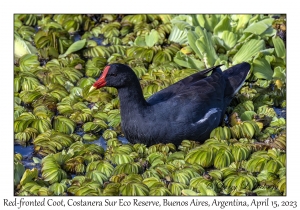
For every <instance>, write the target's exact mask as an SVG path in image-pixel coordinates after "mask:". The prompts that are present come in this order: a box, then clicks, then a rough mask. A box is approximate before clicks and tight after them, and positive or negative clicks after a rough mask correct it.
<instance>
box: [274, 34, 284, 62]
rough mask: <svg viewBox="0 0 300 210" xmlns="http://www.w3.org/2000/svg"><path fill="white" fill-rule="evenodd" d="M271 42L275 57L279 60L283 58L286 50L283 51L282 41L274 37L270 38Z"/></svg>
mask: <svg viewBox="0 0 300 210" xmlns="http://www.w3.org/2000/svg"><path fill="white" fill-rule="evenodd" d="M272 41H273V44H274V47H275V52H276V55H277V56H278V57H280V58H285V56H286V50H285V46H284V42H283V40H282V39H281V38H280V37H278V36H274V37H272Z"/></svg>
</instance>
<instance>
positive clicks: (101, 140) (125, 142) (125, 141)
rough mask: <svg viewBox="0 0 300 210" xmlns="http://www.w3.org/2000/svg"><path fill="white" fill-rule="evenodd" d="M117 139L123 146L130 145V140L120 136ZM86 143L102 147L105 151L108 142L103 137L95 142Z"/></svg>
mask: <svg viewBox="0 0 300 210" xmlns="http://www.w3.org/2000/svg"><path fill="white" fill-rule="evenodd" d="M117 138H118V139H119V141H121V142H122V144H128V143H129V142H128V140H127V139H126V138H125V137H123V136H118V137H117ZM86 143H87V144H96V145H99V146H101V147H102V148H103V149H104V150H106V149H107V144H106V141H105V139H104V138H103V137H102V136H101V137H100V138H99V139H97V140H95V141H92V142H86Z"/></svg>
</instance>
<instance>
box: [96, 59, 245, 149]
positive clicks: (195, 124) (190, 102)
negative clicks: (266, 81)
mask: <svg viewBox="0 0 300 210" xmlns="http://www.w3.org/2000/svg"><path fill="white" fill-rule="evenodd" d="M249 70H250V64H248V63H246V62H244V63H241V64H238V65H235V66H232V67H230V68H229V69H227V70H225V71H223V72H222V70H221V69H220V66H215V67H212V68H209V69H206V70H203V71H200V72H198V73H195V74H192V75H190V76H188V77H186V78H184V79H182V80H180V81H178V82H176V83H174V84H173V85H170V86H169V87H167V88H165V89H163V90H161V91H159V92H157V93H155V94H153V95H152V96H151V97H149V98H148V99H147V100H145V98H144V96H143V93H142V89H141V86H140V83H139V79H138V78H137V76H136V74H135V73H134V72H133V70H132V69H131V68H130V67H128V66H126V65H124V64H116V63H115V64H110V65H108V66H106V67H105V68H104V70H103V73H102V75H101V77H100V78H99V79H98V80H97V81H96V82H95V83H94V84H93V86H92V87H91V89H90V91H92V90H94V89H98V88H101V87H104V86H108V87H115V88H116V89H117V90H118V95H119V98H120V104H121V121H122V122H121V126H122V130H123V133H124V134H125V137H126V138H127V139H128V141H129V142H131V143H133V144H134V143H143V144H146V145H153V144H157V143H173V144H175V145H179V144H180V143H181V141H182V140H185V139H188V140H194V141H199V142H204V141H205V140H206V139H208V138H209V135H210V132H211V131H212V130H213V129H214V128H216V127H217V126H218V125H220V123H221V122H222V120H223V117H224V114H225V110H226V107H227V106H228V105H229V104H230V102H231V100H232V98H233V96H234V95H235V94H236V93H237V92H238V90H239V89H240V88H241V86H242V84H243V83H244V81H245V79H246V76H247V75H248V72H249ZM209 72H212V73H211V75H210V76H207V73H209Z"/></svg>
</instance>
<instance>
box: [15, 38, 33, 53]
mask: <svg viewBox="0 0 300 210" xmlns="http://www.w3.org/2000/svg"><path fill="white" fill-rule="evenodd" d="M26 54H37V49H36V48H35V47H34V46H33V45H32V44H31V43H30V42H27V41H25V40H23V39H22V38H21V37H19V36H18V35H15V36H14V55H15V57H16V58H20V57H22V56H23V55H26Z"/></svg>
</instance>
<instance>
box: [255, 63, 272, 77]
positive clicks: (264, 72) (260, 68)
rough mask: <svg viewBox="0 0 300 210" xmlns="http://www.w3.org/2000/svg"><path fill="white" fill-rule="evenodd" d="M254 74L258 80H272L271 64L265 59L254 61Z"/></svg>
mask: <svg viewBox="0 0 300 210" xmlns="http://www.w3.org/2000/svg"><path fill="white" fill-rule="evenodd" d="M253 74H254V76H256V77H257V78H258V79H266V80H271V79H272V76H273V70H272V69H271V65H270V63H269V62H268V61H267V60H266V59H265V58H260V59H255V60H254V61H253Z"/></svg>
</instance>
